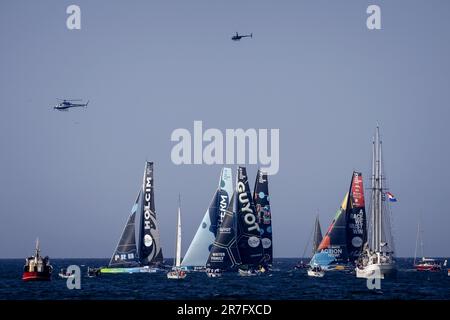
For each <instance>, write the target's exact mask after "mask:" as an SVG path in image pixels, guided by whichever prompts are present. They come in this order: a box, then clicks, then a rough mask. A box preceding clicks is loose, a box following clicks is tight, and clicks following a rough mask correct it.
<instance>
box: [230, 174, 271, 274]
mask: <svg viewBox="0 0 450 320" xmlns="http://www.w3.org/2000/svg"><path fill="white" fill-rule="evenodd" d="M236 181H237V182H236V199H235V201H236V204H235V209H236V220H237V236H236V242H237V246H238V250H239V255H240V256H241V265H240V266H239V269H238V271H239V275H241V276H252V275H257V274H259V273H260V272H261V271H265V269H264V267H263V253H264V249H263V245H262V241H261V230H262V229H261V227H260V226H259V223H258V216H257V212H256V207H255V204H254V202H253V199H252V197H251V192H250V187H249V184H248V176H247V169H246V168H245V167H238V172H237V177H236Z"/></svg>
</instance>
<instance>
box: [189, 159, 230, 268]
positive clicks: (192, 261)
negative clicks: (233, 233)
mask: <svg viewBox="0 0 450 320" xmlns="http://www.w3.org/2000/svg"><path fill="white" fill-rule="evenodd" d="M232 192H233V182H232V178H231V168H223V169H222V173H221V175H220V181H219V186H218V188H217V190H216V192H215V194H214V196H213V198H212V201H211V204H210V205H209V207H208V209H207V210H206V213H205V215H204V216H203V220H202V222H201V223H200V225H199V227H198V229H197V232H196V234H195V236H194V239H193V240H192V242H191V244H190V246H189V249H188V250H187V252H186V255H185V256H184V259H183V262H182V263H181V266H182V267H184V268H185V269H195V268H203V267H205V265H206V261H207V260H208V257H209V253H210V250H211V246H212V244H213V243H214V240H215V239H216V235H217V229H218V227H219V225H220V223H221V222H222V220H223V218H224V216H225V212H226V209H227V207H228V204H229V202H230V197H231V194H232Z"/></svg>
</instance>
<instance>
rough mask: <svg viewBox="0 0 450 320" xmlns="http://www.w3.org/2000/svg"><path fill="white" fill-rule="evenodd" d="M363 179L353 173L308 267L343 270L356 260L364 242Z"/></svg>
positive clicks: (365, 238)
mask: <svg viewBox="0 0 450 320" xmlns="http://www.w3.org/2000/svg"><path fill="white" fill-rule="evenodd" d="M366 224H367V221H366V210H365V200H364V186H363V178H362V174H361V173H360V172H356V171H354V172H353V173H352V179H351V182H350V188H349V191H348V192H347V193H346V195H345V197H344V200H343V201H342V204H341V206H340V208H339V210H338V211H337V212H336V215H335V217H334V219H333V221H332V222H331V225H330V226H329V227H328V230H327V232H326V234H325V236H324V238H323V239H322V241H321V242H320V244H319V246H318V248H317V250H316V253H315V254H314V256H313V257H312V259H311V261H310V265H311V266H313V265H319V266H321V267H322V268H323V269H325V270H343V269H345V267H346V266H347V265H349V264H352V263H354V261H355V260H356V259H357V258H358V257H359V255H360V254H361V252H362V249H363V244H364V243H365V242H366V241H367V226H366Z"/></svg>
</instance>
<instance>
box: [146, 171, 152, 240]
mask: <svg viewBox="0 0 450 320" xmlns="http://www.w3.org/2000/svg"><path fill="white" fill-rule="evenodd" d="M150 174H151V170H150V169H148V168H147V171H146V177H145V187H144V189H145V190H144V191H145V193H144V201H145V204H144V230H150V229H151V224H150V218H151V210H150V202H151V200H152V193H151V191H152V187H153V185H152V177H151V176H149V175H150ZM152 244H153V239H152V236H151V235H150V234H146V235H145V236H144V245H145V246H146V247H150V246H151V245H152Z"/></svg>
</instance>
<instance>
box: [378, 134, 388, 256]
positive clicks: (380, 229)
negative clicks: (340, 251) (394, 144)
mask: <svg viewBox="0 0 450 320" xmlns="http://www.w3.org/2000/svg"><path fill="white" fill-rule="evenodd" d="M377 133H378V148H379V154H378V173H379V176H378V184H379V189H378V206H379V207H378V208H379V209H378V210H379V211H378V219H379V222H378V242H379V243H378V245H379V249H378V250H379V251H381V243H382V242H383V235H382V232H383V207H382V206H383V171H382V170H383V168H382V165H381V159H382V158H381V157H382V154H381V152H382V143H383V142H382V141H381V140H380V131H379V128H377ZM384 242H386V241H384Z"/></svg>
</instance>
